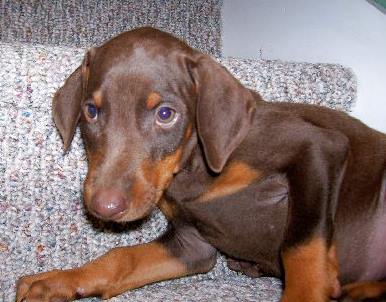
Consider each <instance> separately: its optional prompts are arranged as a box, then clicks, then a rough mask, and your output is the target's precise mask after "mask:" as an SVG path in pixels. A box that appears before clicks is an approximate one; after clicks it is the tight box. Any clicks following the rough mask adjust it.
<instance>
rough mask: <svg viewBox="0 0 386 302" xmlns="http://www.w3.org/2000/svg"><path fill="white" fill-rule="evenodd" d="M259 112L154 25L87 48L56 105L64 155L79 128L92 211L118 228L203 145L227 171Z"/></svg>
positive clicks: (241, 91) (140, 212) (212, 67)
mask: <svg viewBox="0 0 386 302" xmlns="http://www.w3.org/2000/svg"><path fill="white" fill-rule="evenodd" d="M253 111H254V101H253V96H252V94H251V92H250V91H249V90H248V89H246V88H244V87H243V86H242V85H241V84H240V83H239V82H238V81H237V80H236V79H235V78H233V77H232V76H231V75H230V74H229V73H228V72H227V71H226V70H225V69H224V68H223V67H221V66H220V65H219V64H217V63H216V62H215V61H214V60H212V59H211V58H210V57H208V56H207V55H204V54H202V53H200V52H198V51H196V50H193V49H191V48H190V47H188V46H187V45H186V44H185V43H183V42H182V41H180V40H178V39H177V38H175V37H173V36H171V35H169V34H167V33H164V32H161V31H159V30H156V29H152V28H140V29H136V30H133V31H129V32H126V33H123V34H121V35H119V36H117V37H116V38H114V39H112V40H110V41H108V42H107V43H105V44H104V45H102V46H101V47H98V48H92V49H90V50H89V51H88V52H87V54H86V55H85V58H84V61H83V64H82V66H80V67H79V68H78V69H76V70H75V72H74V73H73V74H71V76H70V77H69V78H68V79H67V81H66V83H65V85H64V86H63V87H61V88H60V89H59V90H58V92H57V93H56V95H55V97H54V101H53V116H54V121H55V124H56V126H57V128H58V129H59V132H60V134H61V136H62V139H63V142H64V146H65V148H66V149H68V148H69V146H70V144H71V141H72V137H73V135H74V132H75V129H76V127H77V124H78V123H80V126H81V131H82V137H83V140H84V144H85V148H86V152H87V157H88V161H89V166H88V174H87V178H86V181H85V185H84V188H85V190H84V199H85V203H86V206H87V208H88V209H89V210H90V211H91V212H92V213H93V214H95V215H96V216H98V217H100V218H102V219H106V220H115V221H131V220H135V219H139V218H141V217H143V216H145V215H146V214H148V213H149V212H150V211H151V210H152V209H153V208H154V207H155V206H156V205H157V202H158V201H159V199H160V197H161V196H162V193H163V192H164V190H165V189H166V188H167V187H168V185H169V183H170V181H171V180H172V178H173V175H175V174H176V173H178V172H179V170H180V169H181V168H182V167H183V165H184V164H185V162H186V161H187V159H188V158H189V155H190V154H191V152H192V150H193V148H194V146H196V145H197V143H198V140H199V141H200V142H201V145H202V147H203V149H204V154H205V157H206V161H207V163H208V166H209V167H210V169H212V170H213V171H214V172H221V170H222V168H223V167H224V165H225V163H226V161H227V159H228V157H229V155H230V154H231V153H232V152H233V151H234V149H235V148H236V147H237V145H238V144H240V142H241V141H242V140H243V139H244V137H245V136H246V134H247V132H248V130H249V127H250V124H251V120H252V115H253Z"/></svg>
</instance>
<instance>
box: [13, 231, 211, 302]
mask: <svg viewBox="0 0 386 302" xmlns="http://www.w3.org/2000/svg"><path fill="white" fill-rule="evenodd" d="M215 259H216V250H215V249H214V248H213V247H212V246H210V245H209V244H208V243H206V242H204V241H203V240H202V238H201V237H200V235H199V234H198V232H197V231H196V230H195V229H193V228H191V227H187V226H182V227H181V226H180V227H177V228H176V227H171V228H170V229H169V230H168V231H167V232H166V233H165V234H164V235H163V236H161V237H160V238H159V239H157V240H155V241H153V242H150V243H147V244H143V245H137V246H132V247H122V248H115V249H113V250H111V251H109V252H108V253H107V254H105V255H103V256H102V257H100V258H98V259H96V260H94V261H92V262H89V263H87V264H86V265H84V266H82V267H79V268H75V269H70V270H54V271H51V272H46V273H41V274H36V275H31V276H26V277H23V278H21V279H20V280H19V282H18V286H17V296H16V301H17V302H21V301H23V299H24V301H27V302H37V301H39V302H50V301H71V300H74V299H77V298H83V297H94V296H99V297H101V298H103V299H107V298H111V297H114V296H116V295H118V294H121V293H123V292H125V291H127V290H129V289H133V288H138V287H141V286H143V285H146V284H149V283H153V282H156V281H161V280H167V279H172V278H177V277H181V276H185V275H188V274H193V273H200V272H206V271H209V270H210V269H211V268H212V267H213V265H214V264H215V261H216V260H215Z"/></svg>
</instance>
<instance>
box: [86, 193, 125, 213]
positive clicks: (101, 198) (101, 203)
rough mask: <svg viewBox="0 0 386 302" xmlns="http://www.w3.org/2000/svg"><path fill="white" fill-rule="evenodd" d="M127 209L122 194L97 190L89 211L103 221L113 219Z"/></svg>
mask: <svg viewBox="0 0 386 302" xmlns="http://www.w3.org/2000/svg"><path fill="white" fill-rule="evenodd" d="M126 209H127V201H126V198H125V197H124V195H123V194H122V193H120V192H119V191H115V190H107V189H105V190H98V191H97V192H95V194H94V195H93V198H92V200H91V205H90V210H91V211H92V212H93V213H94V214H96V215H97V216H99V217H101V218H105V219H111V218H114V216H116V215H118V214H119V213H122V212H123V211H125V210H126Z"/></svg>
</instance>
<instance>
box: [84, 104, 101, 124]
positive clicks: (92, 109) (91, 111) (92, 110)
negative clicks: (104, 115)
mask: <svg viewBox="0 0 386 302" xmlns="http://www.w3.org/2000/svg"><path fill="white" fill-rule="evenodd" d="M86 115H87V118H89V119H90V120H96V119H97V117H98V108H97V107H96V106H95V105H94V104H92V103H88V104H86Z"/></svg>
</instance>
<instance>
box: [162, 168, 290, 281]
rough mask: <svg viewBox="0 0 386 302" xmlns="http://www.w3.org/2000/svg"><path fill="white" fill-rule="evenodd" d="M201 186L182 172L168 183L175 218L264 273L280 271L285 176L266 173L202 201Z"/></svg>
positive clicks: (285, 217) (203, 188) (285, 200)
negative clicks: (177, 216)
mask: <svg viewBox="0 0 386 302" xmlns="http://www.w3.org/2000/svg"><path fill="white" fill-rule="evenodd" d="M185 183H186V184H185ZM203 191H205V185H203V180H202V179H200V177H196V176H195V175H185V176H184V177H182V178H181V179H179V180H178V181H177V182H175V183H173V184H172V185H171V187H170V190H169V191H168V192H167V196H166V197H167V198H168V199H169V200H171V201H172V202H173V203H175V204H176V205H177V208H178V212H179V217H180V218H182V219H184V220H186V221H189V222H190V223H191V224H193V225H195V227H196V228H197V229H198V230H199V232H200V233H201V235H202V236H203V237H204V238H205V239H206V240H207V241H208V242H209V243H210V244H212V245H213V246H215V247H216V248H217V249H218V250H220V251H222V252H224V253H226V254H228V255H229V256H231V257H234V258H238V259H242V260H248V261H253V262H256V263H257V264H258V265H259V266H260V267H261V270H262V271H264V273H266V274H270V275H275V276H278V275H279V274H280V265H279V248H280V245H281V242H282V239H283V234H284V228H285V224H286V219H287V206H288V191H287V184H286V182H285V179H284V178H282V177H281V176H279V175H277V176H273V177H269V178H266V179H264V180H260V181H258V182H255V183H251V184H250V185H249V186H248V187H246V188H244V189H242V190H239V191H237V192H234V193H233V194H230V195H225V196H221V197H220V198H215V199H213V200H202V199H201V198H200V196H202V194H200V192H201V193H202V192H203ZM197 194H198V195H197Z"/></svg>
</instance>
